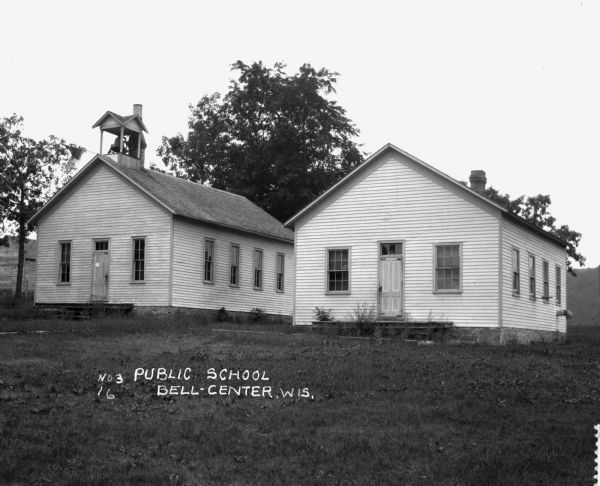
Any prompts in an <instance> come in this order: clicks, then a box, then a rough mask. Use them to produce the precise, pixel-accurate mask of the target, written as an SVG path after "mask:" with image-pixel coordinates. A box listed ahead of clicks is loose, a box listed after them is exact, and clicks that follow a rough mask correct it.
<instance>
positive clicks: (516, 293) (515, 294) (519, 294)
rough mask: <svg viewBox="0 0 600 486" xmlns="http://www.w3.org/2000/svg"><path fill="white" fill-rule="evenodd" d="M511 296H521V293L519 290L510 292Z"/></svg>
mask: <svg viewBox="0 0 600 486" xmlns="http://www.w3.org/2000/svg"><path fill="white" fill-rule="evenodd" d="M512 295H513V297H519V298H520V297H521V293H520V292H514V291H513V293H512Z"/></svg>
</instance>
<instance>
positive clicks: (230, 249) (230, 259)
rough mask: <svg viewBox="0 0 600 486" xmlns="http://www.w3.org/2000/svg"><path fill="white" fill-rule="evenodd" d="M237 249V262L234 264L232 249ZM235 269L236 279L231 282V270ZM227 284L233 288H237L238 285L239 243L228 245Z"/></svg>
mask: <svg viewBox="0 0 600 486" xmlns="http://www.w3.org/2000/svg"><path fill="white" fill-rule="evenodd" d="M234 248H235V249H236V250H237V262H236V265H235V266H234V264H233V263H234V261H233V249H234ZM234 268H235V269H236V281H235V282H232V281H231V280H232V278H231V277H232V273H231V272H232V270H233V269H234ZM229 286H230V287H235V288H239V286H240V245H238V244H237V243H231V245H229Z"/></svg>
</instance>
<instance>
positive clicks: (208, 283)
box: [202, 280, 215, 285]
mask: <svg viewBox="0 0 600 486" xmlns="http://www.w3.org/2000/svg"><path fill="white" fill-rule="evenodd" d="M202 283H203V284H206V285H214V284H215V283H214V282H211V281H210V280H203V281H202Z"/></svg>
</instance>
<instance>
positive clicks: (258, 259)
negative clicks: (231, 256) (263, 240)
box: [254, 250, 263, 290]
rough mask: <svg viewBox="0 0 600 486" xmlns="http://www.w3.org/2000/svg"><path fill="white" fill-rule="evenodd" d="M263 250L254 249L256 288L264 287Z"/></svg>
mask: <svg viewBox="0 0 600 486" xmlns="http://www.w3.org/2000/svg"><path fill="white" fill-rule="evenodd" d="M262 268H263V252H262V250H254V288H255V289H259V290H260V289H262Z"/></svg>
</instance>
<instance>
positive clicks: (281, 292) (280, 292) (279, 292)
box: [275, 290, 285, 294]
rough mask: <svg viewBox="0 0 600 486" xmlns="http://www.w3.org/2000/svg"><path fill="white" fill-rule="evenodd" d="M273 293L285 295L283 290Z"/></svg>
mask: <svg viewBox="0 0 600 486" xmlns="http://www.w3.org/2000/svg"><path fill="white" fill-rule="evenodd" d="M275 292H276V293H278V294H285V291H283V290H276V291H275Z"/></svg>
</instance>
